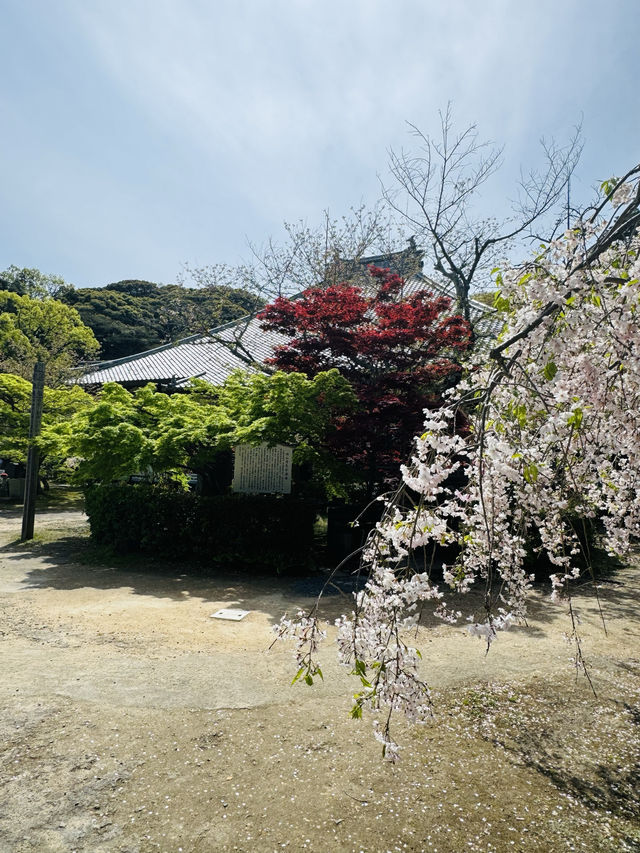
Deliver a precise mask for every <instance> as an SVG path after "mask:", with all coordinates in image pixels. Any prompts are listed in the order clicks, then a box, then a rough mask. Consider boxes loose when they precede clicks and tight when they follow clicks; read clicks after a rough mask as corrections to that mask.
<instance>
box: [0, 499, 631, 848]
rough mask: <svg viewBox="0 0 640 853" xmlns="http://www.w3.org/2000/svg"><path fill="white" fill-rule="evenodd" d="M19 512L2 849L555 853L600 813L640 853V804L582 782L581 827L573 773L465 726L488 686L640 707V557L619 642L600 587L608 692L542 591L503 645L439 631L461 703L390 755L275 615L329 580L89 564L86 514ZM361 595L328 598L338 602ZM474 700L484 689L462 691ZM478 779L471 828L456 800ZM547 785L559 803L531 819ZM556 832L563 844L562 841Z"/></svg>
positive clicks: (606, 593)
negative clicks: (569, 794) (27, 544)
mask: <svg viewBox="0 0 640 853" xmlns="http://www.w3.org/2000/svg"><path fill="white" fill-rule="evenodd" d="M1 513H2V510H0V540H2V541H3V542H4V543H7V544H5V545H4V547H3V548H2V550H1V551H0V651H1V655H2V657H1V660H2V673H3V677H2V682H1V684H0V701H1V703H2V708H3V714H2V718H1V720H0V734H1V735H2V736H3V741H4V754H3V761H2V765H1V767H2V771H1V773H0V781H1V782H2V787H1V788H0V851H2V853H4V851H7V853H8V851H12V853H13V851H18V853H22V851H31V850H37V851H49V850H51V851H72V850H77V851H121V853H125V851H139V853H146V851H152V850H154V851H155V850H163V851H169V853H173V851H180V850H184V851H187V850H190V851H210V850H211V851H217V850H221V851H222V850H247V851H249V850H251V851H253V850H257V851H262V850H281V849H291V850H299V849H312V850H317V851H332V850H346V851H350V850H367V851H378V850H380V851H384V850H399V851H404V850H415V851H418V850H430V849H434V850H435V849H438V850H441V851H447V850H458V849H476V850H502V849H505V850H506V849H511V850H512V849H520V850H529V849H543V850H544V849H549V850H554V849H565V838H566V837H568V835H570V834H573V835H574V836H575V835H576V831H577V828H578V827H580V826H583V824H582V823H581V821H583V822H584V827H589V826H590V827H591V829H584V828H583V831H584V832H586V833H587V835H586V836H585V837H586V839H587V841H588V840H589V835H588V833H589V832H591V833H595V836H594V837H597V838H599V839H600V841H599V843H600V844H601V845H602V844H604V845H605V846H601V847H600V848H598V849H602V850H620V849H629V850H633V849H640V841H638V844H639V846H638V847H634V846H633V845H634V844H635V843H636V840H637V839H636V838H635V837H634V836H633V833H632V832H631V831H630V829H629V820H630V818H629V816H628V815H626V813H624V810H623V813H621V815H619V816H618V817H615V815H614V817H611V816H610V815H609V816H607V815H606V814H605V812H606V810H603V814H602V816H601V817H600V818H598V819H594V817H593V814H592V811H593V810H592V809H590V808H589V804H588V802H587V801H586V800H585V801H584V802H581V801H580V798H579V797H578V798H577V800H576V802H577V805H575V807H574V811H573V812H567V811H565V812H564V814H565V815H566V816H567V817H568V816H569V814H571V821H572V822H570V824H566V825H565V822H563V821H565V817H562V819H559V820H557V821H556V820H555V819H554V818H553V816H552V812H553V811H554V810H555V811H556V815H558V814H561V812H558V810H557V806H558V804H559V803H560V802H561V799H562V797H566V792H565V793H562V788H561V786H560V787H559V784H558V782H557V780H556V782H555V783H554V782H552V781H550V777H549V775H548V774H544V773H541V772H540V770H539V769H538V770H536V769H535V768H533V769H532V766H527V762H526V761H524V760H523V758H522V755H519V757H518V759H517V760H516V759H513V758H512V759H509V757H508V756H507V757H505V756H506V753H505V750H504V747H501V748H500V752H499V754H495V750H496V746H495V744H493V745H492V744H491V743H490V742H489V741H490V739H487V737H486V736H485V735H484V734H482V732H480V733H479V734H478V733H477V732H476V734H475V735H469V734H468V732H466V729H465V726H466V728H468V726H469V724H471V728H472V729H473V726H474V725H475V722H476V718H477V714H476V710H475V709H476V703H477V701H479V702H480V706H481V711H482V713H484V712H485V710H486V709H484V705H483V704H482V703H484V702H485V701H489V700H486V697H485V694H484V693H482V696H481V699H480V700H476V698H473V699H472V703H471V711H472V712H473V713H471V711H469V708H470V706H469V702H468V701H467V700H468V697H469V696H472V697H476V694H477V695H480V694H479V693H477V691H478V689H481V690H484V689H485V687H486V685H490V684H494V683H495V684H498V683H500V684H501V683H504V682H505V681H509V682H510V683H511V684H512V685H516V686H518V690H519V691H520V692H519V694H518V695H519V696H520V695H522V697H524V698H522V699H518V700H517V702H519V703H521V705H518V707H519V708H521V710H522V715H523V717H522V719H523V720H525V719H528V718H527V716H526V713H525V712H527V713H528V711H527V709H528V708H529V706H528V705H527V704H526V702H528V701H529V699H530V700H531V702H532V703H533V705H535V704H536V702H537V701H538V700H536V696H541V697H542V701H543V703H544V702H547V701H548V697H549V695H550V692H551V694H552V697H553V702H554V703H555V704H553V709H555V710H553V711H552V710H551V709H549V713H550V714H553V713H556V712H557V713H558V714H559V715H560V717H565V718H566V716H567V713H569V715H570V716H571V719H572V720H573V722H574V724H575V720H576V719H578V718H582V717H584V718H585V719H588V720H589V721H592V720H593V718H594V715H595V716H596V717H597V715H598V714H603V715H605V717H606V713H610V712H612V709H615V708H619V707H622V705H623V704H624V702H627V704H628V703H629V701H631V698H632V697H633V696H635V695H636V694H635V692H634V691H636V690H637V688H638V682H639V679H638V675H637V664H638V662H639V661H640V624H639V621H638V618H637V613H638V606H639V600H638V598H639V596H638V592H637V590H638V589H639V586H638V580H639V572H638V570H637V569H628V570H626V571H625V572H624V573H623V575H622V576H620V577H619V578H618V580H617V582H616V583H608V584H605V585H603V587H602V589H601V590H600V593H601V597H602V598H603V603H604V607H605V612H606V614H607V628H608V635H607V636H606V637H605V636H604V635H603V632H602V629H601V625H600V624H599V615H598V610H597V606H596V602H595V598H594V596H593V594H592V593H586V592H585V593H584V594H583V595H582V596H581V600H580V611H581V618H582V621H583V628H582V631H583V635H584V641H583V642H584V646H585V652H586V654H587V656H588V657H589V658H590V660H591V662H592V676H593V678H594V681H595V683H596V685H597V686H598V687H599V688H600V692H601V698H599V699H598V700H593V698H592V697H591V696H590V694H589V691H588V689H587V685H586V682H585V681H584V679H583V680H581V681H579V682H578V683H577V684H576V683H575V682H574V681H573V680H572V677H571V673H570V669H569V667H568V658H569V657H570V654H571V649H570V648H569V647H568V646H567V644H566V643H565V642H564V641H563V634H564V633H565V631H566V630H567V627H568V624H567V621H566V616H565V614H564V611H563V609H562V608H560V607H557V608H550V607H548V606H547V605H546V603H545V602H544V600H543V594H542V593H536V594H535V596H534V601H533V605H532V618H531V620H530V624H529V627H528V628H524V627H523V628H516V629H515V630H513V631H512V632H510V633H509V634H508V635H505V637H504V638H501V639H500V641H499V642H496V643H495V644H494V646H493V648H492V651H491V654H490V655H489V656H488V657H485V656H484V655H483V650H482V646H481V644H480V643H479V641H477V640H475V639H473V638H470V637H469V636H468V635H467V633H466V632H465V631H464V629H463V628H460V627H448V626H442V625H437V626H434V625H432V626H426V627H425V628H424V629H423V630H422V632H421V636H420V638H419V640H418V645H419V646H420V648H421V650H422V653H423V656H424V666H425V675H426V676H427V678H428V680H429V683H430V684H431V685H432V686H433V687H434V688H435V689H436V692H437V693H438V694H439V696H440V701H441V705H440V708H441V711H440V714H439V715H438V716H437V717H436V721H435V722H434V725H433V726H432V727H428V728H427V729H424V728H421V729H419V730H418V731H417V732H416V731H404V732H403V735H402V736H403V738H404V741H403V743H404V744H405V746H406V750H405V756H406V757H405V760H404V761H403V762H402V764H401V765H399V766H397V767H391V766H389V765H386V764H383V763H381V762H380V760H379V752H378V749H377V745H376V744H375V742H374V741H373V739H372V737H371V732H370V726H369V722H368V721H364V722H363V723H360V724H357V723H354V722H352V721H350V720H349V719H348V710H349V707H350V695H351V693H352V692H353V689H354V687H355V685H351V684H349V683H348V682H349V681H350V679H349V678H348V675H347V673H346V672H345V671H343V670H342V669H340V668H339V667H338V666H337V664H336V663H335V660H334V655H333V652H332V651H331V649H328V650H327V652H326V653H325V660H324V664H323V670H324V673H325V682H324V683H321V684H319V685H317V686H314V688H312V689H307V688H306V687H303V686H301V685H296V686H295V687H293V688H292V687H290V680H291V677H292V668H291V667H292V664H291V655H290V651H289V650H288V649H286V648H281V647H277V648H275V649H274V650H272V651H270V652H268V651H267V649H268V646H269V644H270V642H271V626H272V625H273V624H274V623H275V622H277V621H278V620H279V619H280V617H281V616H282V615H283V613H284V612H285V611H289V612H292V611H293V610H295V609H296V608H297V607H299V606H303V607H304V606H308V605H309V603H310V602H311V598H310V597H309V595H308V594H304V593H305V591H306V590H307V589H308V588H309V584H308V583H305V582H303V581H300V580H296V579H282V578H280V579H277V578H276V579H273V578H265V577H256V578H253V579H249V578H247V577H246V576H243V575H238V574H233V573H232V572H229V573H228V574H226V575H221V574H219V575H218V576H216V577H215V578H203V577H199V576H193V575H189V574H188V573H186V572H185V571H184V567H176V569H175V570H174V571H168V570H167V567H162V570H158V567H152V566H149V567H145V566H142V565H139V566H138V567H137V569H136V570H135V571H130V570H128V571H125V570H123V569H121V568H115V567H114V566H112V565H109V564H106V565H100V566H95V565H87V564H84V563H83V562H81V560H80V559H79V558H81V557H82V553H83V550H82V549H83V541H84V540H82V539H79V538H78V535H80V534H82V533H83V529H84V526H85V521H84V519H83V516H81V514H80V513H77V512H76V513H74V512H66V513H64V512H62V513H50V514H47V515H44V516H39V517H38V525H37V529H38V530H41V531H44V532H45V533H47V532H48V533H49V534H52V533H53V535H52V537H51V538H52V539H53V540H54V541H51V542H49V543H48V544H46V542H45V544H42V545H40V546H39V547H37V548H35V549H34V548H31V549H29V548H27V549H25V548H24V547H17V546H16V545H14V544H11V542H12V540H13V539H15V537H16V536H17V535H18V534H19V529H20V520H19V518H18V517H17V516H16V515H15V514H13V515H12V514H11V513H5V514H4V516H3V515H1ZM60 528H62V529H63V530H62V533H61V534H60V536H59V537H58V538H57V539H55V531H56V530H58V529H60ZM45 538H46V537H45ZM345 606H348V601H341V600H340V598H339V597H338V596H336V597H334V598H331V599H329V600H328V612H327V616H328V617H329V618H331V619H332V618H334V617H335V616H337V615H338V614H339V612H341V610H342V609H343V608H344V607H345ZM220 607H242V608H244V609H246V610H249V611H250V613H249V616H247V617H246V619H245V620H244V621H242V622H239V623H233V622H220V621H216V620H212V619H211V618H210V614H211V613H213V612H214V611H215V610H217V609H219V608H220ZM622 682H624V684H622ZM478 685H480V688H478ZM454 690H455V691H458V693H454ZM470 690H472V692H471V693H469V691H470ZM620 690H624V691H625V693H624V697H622V694H620V695H618V694H619V691H620ZM456 695H460V696H464V697H467V699H465V700H464V702H466V703H467V704H464V702H463V704H462V705H459V706H458V705H456V699H455V696H456ZM483 697H484V698H483ZM527 697H528V698H527ZM630 697H631V698H630ZM556 699H557V702H556ZM525 700H526V701H525ZM494 701H502V700H501V699H500V698H499V697H498V699H495V698H494V699H491V702H494ZM509 701H511V702H512V704H513V702H514V701H515V700H513V699H512V700H509ZM607 703H608V704H607ZM616 703H617V704H616ZM621 703H622V704H621ZM483 709H484V710H483ZM603 709H604V710H603ZM620 713H623V712H622V711H620ZM465 714H466V715H467V716H466V717H465V716H464V715H465ZM461 715H462V716H461ZM469 715H470V716H469ZM607 719H608V718H607ZM611 719H613V718H611ZM623 723H624V720H622V718H621V721H620V726H618V725H617V724H616V726H613V729H615V731H619V730H620V731H622V729H621V726H622V725H623ZM590 724H591V723H590ZM505 725H507V724H505ZM611 725H613V724H611ZM401 728H402V727H401ZM516 728H517V727H516ZM613 729H612V731H613ZM571 732H572V734H571V736H573V732H574V728H573V725H572V729H571ZM636 734H637V732H636ZM494 740H495V739H494ZM516 740H517V737H516ZM565 740H566V738H565ZM621 748H622V747H621ZM634 748H635V747H634ZM528 749H529V750H530V749H531V745H529V747H528ZM521 752H522V750H521ZM434 756H436V757H434ZM437 756H440V757H439V758H437ZM442 756H445V758H443V757H442ZM614 757H615V756H614ZM621 760H622V759H619V758H618V757H616V761H618V763H619V761H621ZM489 761H490V762H492V767H493V770H492V772H493V773H494V774H497V775H498V776H500V775H502V776H504V780H505V784H503V785H502V786H501V789H500V791H496V790H493V789H492V788H491V786H488V785H487V780H486V773H485V772H484V769H485V767H486V764H485V762H489ZM538 763H540V762H538ZM560 763H561V762H560V760H559V759H558V764H560ZM529 764H531V762H529ZM463 768H467V769H466V770H465V769H463ZM465 774H466V776H465ZM476 774H477V775H476ZM456 780H457V781H456ZM452 785H453V789H454V790H456V789H457V794H456V795H455V797H454V798H453V799H451V797H450V791H451V786H452ZM469 786H471V787H469ZM447 788H448V790H449V794H447V793H443V791H444V790H445V789H447ZM471 788H473V789H474V790H473V791H472V790H471ZM472 794H474V795H475V796H474V797H473V805H474V811H473V813H472V814H471V816H467V817H466V820H467V821H468V822H469V826H468V827H467V826H466V825H465V823H464V820H463V821H462V823H461V822H460V821H459V819H458V818H459V817H460V816H462V815H461V814H460V815H459V814H458V813H457V808H458V807H460V806H459V803H460V802H464V801H465V798H467V799H468V798H469V797H471V795H472ZM532 794H535V795H536V803H537V806H536V808H537V810H538V811H537V812H536V813H535V815H534V816H533V817H532V816H531V814H532V813H529V817H528V818H527V820H526V822H524V823H523V821H521V820H519V817H520V816H521V814H524V813H526V812H523V809H524V808H525V806H527V802H529V803H530V799H529V798H531V796H532ZM454 805H455V806H456V807H455V808H454ZM485 806H486V809H485ZM554 806H555V808H554ZM460 808H461V807H460ZM565 810H566V804H565ZM485 811H486V812H487V813H488V811H490V812H491V813H492V820H491V821H490V822H489V823H490V828H489V830H487V826H486V824H487V816H486V813H485ZM527 811H528V806H527ZM609 811H610V810H609ZM627 811H628V809H627ZM632 811H633V810H632ZM502 812H504V818H501V817H500V814H501V813H502ZM516 812H520V813H521V814H520V816H519V815H517V814H516ZM631 817H633V814H631ZM482 818H484V821H483V820H482ZM516 818H518V821H516ZM616 821H617V822H616ZM511 825H514V826H515V829H514V830H510V829H509V828H508V827H509V826H511ZM516 831H517V836H514V835H513V832H516ZM461 833H462V834H461ZM607 833H609V834H610V835H611V846H606V845H607V844H608V843H609V842H608V841H607V840H606V839H607ZM639 837H640V836H639ZM514 838H517V845H518V846H515V847H514V845H513V844H511V841H513V840H514ZM603 838H604V839H605V840H604V841H603V840H602V839H603ZM548 839H551V841H549V840H548ZM553 839H556V840H555V841H554V840H553ZM556 842H557V843H558V844H560V842H562V847H560V846H557V847H555V846H551V847H545V846H544V845H546V844H548V843H553V844H556ZM447 845H448V846H447ZM473 845H475V846H473ZM621 845H622V846H621ZM624 845H628V846H626V847H625V846H624ZM575 849H581V848H580V847H579V846H578V847H575ZM584 849H595V848H593V847H592V848H589V847H586V848H584Z"/></svg>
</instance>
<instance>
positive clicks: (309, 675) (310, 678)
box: [304, 673, 313, 687]
mask: <svg viewBox="0 0 640 853" xmlns="http://www.w3.org/2000/svg"><path fill="white" fill-rule="evenodd" d="M304 680H305V681H306V683H307V684H308V685H309V687H311V685H312V684H313V678H312V676H311V674H310V673H307V674H306V675H305V677H304Z"/></svg>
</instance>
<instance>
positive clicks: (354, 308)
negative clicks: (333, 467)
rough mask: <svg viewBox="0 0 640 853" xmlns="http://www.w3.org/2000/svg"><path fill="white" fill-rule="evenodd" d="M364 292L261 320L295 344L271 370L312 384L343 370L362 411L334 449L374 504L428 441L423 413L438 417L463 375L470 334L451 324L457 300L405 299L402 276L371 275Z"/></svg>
mask: <svg viewBox="0 0 640 853" xmlns="http://www.w3.org/2000/svg"><path fill="white" fill-rule="evenodd" d="M369 275H370V282H368V283H367V285H366V286H365V287H359V286H358V285H355V284H349V283H348V282H343V283H342V284H335V285H330V286H328V287H326V288H310V289H308V290H305V291H304V292H303V293H302V294H301V296H299V297H298V298H296V299H286V298H284V297H279V298H278V299H276V300H275V301H274V302H273V303H272V304H271V305H268V306H267V307H266V308H265V309H264V310H263V311H262V312H261V313H260V314H259V315H258V318H259V319H260V320H262V328H264V329H273V330H276V331H278V332H282V333H283V334H285V335H287V336H288V337H289V338H290V341H289V342H288V343H287V344H284V345H282V346H279V347H278V348H277V349H276V351H275V355H274V356H273V358H271V359H269V363H270V364H272V365H274V366H275V367H277V368H278V369H280V370H286V371H296V372H300V373H305V374H306V375H307V376H310V377H311V376H315V375H316V374H317V373H319V372H320V371H322V370H329V369H330V368H338V370H340V372H341V373H342V375H343V376H345V377H346V378H347V379H348V380H349V381H350V383H351V385H352V387H353V389H354V391H355V393H356V395H357V397H358V401H359V407H358V410H357V411H356V412H355V413H353V414H351V415H349V416H345V417H341V418H340V419H339V420H338V421H337V423H336V429H335V431H334V432H333V434H332V436H331V439H330V442H331V449H332V451H333V452H334V453H335V455H336V457H337V458H339V459H341V460H342V461H343V462H345V463H346V464H347V465H348V466H349V468H351V469H352V472H353V473H354V474H355V475H356V476H355V479H356V480H359V481H360V482H361V483H362V484H363V485H364V486H365V490H366V496H367V497H371V496H372V495H373V494H374V493H375V491H376V489H379V488H380V487H381V486H382V485H383V484H387V485H388V484H390V483H392V482H393V481H397V479H398V475H399V465H400V463H401V462H404V461H406V459H407V457H408V456H409V454H410V451H411V442H412V439H413V436H414V435H416V434H417V433H419V432H420V431H421V428H422V423H423V421H424V414H423V410H424V409H425V408H437V407H438V406H439V405H440V403H441V395H442V392H443V390H444V389H445V388H447V387H449V386H451V385H452V384H454V383H455V382H456V381H457V379H458V377H459V375H460V369H461V368H460V365H459V361H458V359H459V356H460V353H462V352H463V351H464V350H466V349H467V347H468V346H469V342H470V340H471V329H470V326H469V324H468V323H467V322H466V321H465V320H464V319H463V318H462V317H460V316H452V315H451V314H450V309H451V299H449V298H448V297H446V296H434V294H433V293H432V292H431V291H429V290H426V289H425V290H417V291H416V290H412V291H411V292H408V293H405V281H404V279H402V278H401V277H400V276H399V275H396V274H395V273H392V272H390V271H389V270H385V269H380V268H378V267H369Z"/></svg>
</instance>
